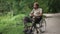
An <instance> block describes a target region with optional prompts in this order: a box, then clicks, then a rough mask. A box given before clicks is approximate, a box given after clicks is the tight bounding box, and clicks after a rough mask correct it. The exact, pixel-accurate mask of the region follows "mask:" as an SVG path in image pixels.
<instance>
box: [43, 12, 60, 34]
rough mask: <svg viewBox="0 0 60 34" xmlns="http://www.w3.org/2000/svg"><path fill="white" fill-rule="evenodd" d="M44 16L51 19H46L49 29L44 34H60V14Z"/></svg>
mask: <svg viewBox="0 0 60 34" xmlns="http://www.w3.org/2000/svg"><path fill="white" fill-rule="evenodd" d="M44 15H46V16H47V17H51V18H46V19H45V20H46V23H47V28H46V32H45V33H42V34H60V13H56V14H44Z"/></svg>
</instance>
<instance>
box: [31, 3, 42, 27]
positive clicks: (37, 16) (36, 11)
mask: <svg viewBox="0 0 60 34" xmlns="http://www.w3.org/2000/svg"><path fill="white" fill-rule="evenodd" d="M30 16H31V17H32V18H34V24H33V26H34V27H36V23H39V22H40V20H41V19H42V8H39V4H38V2H35V3H34V5H33V10H32V11H31V13H30Z"/></svg>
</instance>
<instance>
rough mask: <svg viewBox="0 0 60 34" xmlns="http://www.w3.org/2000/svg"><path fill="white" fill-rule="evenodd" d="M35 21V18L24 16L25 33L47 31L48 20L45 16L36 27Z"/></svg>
mask: <svg viewBox="0 0 60 34" xmlns="http://www.w3.org/2000/svg"><path fill="white" fill-rule="evenodd" d="M33 23H34V20H32V18H30V17H25V18H24V34H41V33H44V32H45V31H46V20H45V18H44V17H43V18H42V19H41V20H40V22H39V24H36V28H34V26H32V25H33Z"/></svg>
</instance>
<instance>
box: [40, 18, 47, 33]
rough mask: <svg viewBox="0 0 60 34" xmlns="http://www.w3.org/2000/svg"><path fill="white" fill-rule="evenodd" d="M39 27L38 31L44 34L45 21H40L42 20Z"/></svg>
mask: <svg viewBox="0 0 60 34" xmlns="http://www.w3.org/2000/svg"><path fill="white" fill-rule="evenodd" d="M40 26H41V28H40V31H41V32H42V33H44V32H45V31H46V21H45V19H42V20H41V21H40Z"/></svg>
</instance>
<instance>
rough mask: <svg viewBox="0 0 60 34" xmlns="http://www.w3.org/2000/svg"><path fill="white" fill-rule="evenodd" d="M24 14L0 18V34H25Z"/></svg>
mask: <svg viewBox="0 0 60 34" xmlns="http://www.w3.org/2000/svg"><path fill="white" fill-rule="evenodd" d="M24 16H25V15H24V14H19V15H16V16H9V15H6V16H0V34H23V27H24V26H23V21H22V18H24Z"/></svg>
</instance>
